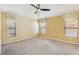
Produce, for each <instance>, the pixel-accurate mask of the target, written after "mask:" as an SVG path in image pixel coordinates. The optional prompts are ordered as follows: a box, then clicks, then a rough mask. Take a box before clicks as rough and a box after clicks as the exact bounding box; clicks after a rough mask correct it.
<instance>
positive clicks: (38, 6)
mask: <svg viewBox="0 0 79 59" xmlns="http://www.w3.org/2000/svg"><path fill="white" fill-rule="evenodd" d="M30 5H31V6H33V7H34V8H36V9H37V10H36V11H35V12H34V14H36V13H38V12H39V11H50V9H47V8H40V4H37V6H36V5H34V4H30Z"/></svg>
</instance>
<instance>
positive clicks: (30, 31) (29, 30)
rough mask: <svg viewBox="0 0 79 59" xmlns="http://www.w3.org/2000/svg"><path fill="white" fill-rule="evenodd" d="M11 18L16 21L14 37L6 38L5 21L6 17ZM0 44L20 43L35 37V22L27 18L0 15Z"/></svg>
mask: <svg viewBox="0 0 79 59" xmlns="http://www.w3.org/2000/svg"><path fill="white" fill-rule="evenodd" d="M8 15H10V16H13V17H14V18H15V21H16V37H11V38H8V37H7V20H8V17H10V16H8ZM1 20H2V28H1V29H2V44H7V43H12V42H16V41H21V40H24V39H27V38H32V37H36V36H37V33H35V32H34V28H33V26H34V23H35V22H36V20H33V19H32V18H28V17H21V16H16V15H12V14H8V13H2V19H1Z"/></svg>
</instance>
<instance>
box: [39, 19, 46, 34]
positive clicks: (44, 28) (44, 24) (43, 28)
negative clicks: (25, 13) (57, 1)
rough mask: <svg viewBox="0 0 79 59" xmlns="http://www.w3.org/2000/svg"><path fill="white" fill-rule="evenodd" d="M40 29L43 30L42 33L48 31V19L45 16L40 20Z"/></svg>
mask: <svg viewBox="0 0 79 59" xmlns="http://www.w3.org/2000/svg"><path fill="white" fill-rule="evenodd" d="M40 31H41V33H45V32H46V20H45V18H43V19H41V21H40Z"/></svg>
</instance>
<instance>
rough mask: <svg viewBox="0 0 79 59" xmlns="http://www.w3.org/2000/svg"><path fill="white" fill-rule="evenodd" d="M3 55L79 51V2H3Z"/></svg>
mask: <svg viewBox="0 0 79 59" xmlns="http://www.w3.org/2000/svg"><path fill="white" fill-rule="evenodd" d="M0 5H1V10H0V33H1V35H0V38H1V41H0V43H1V55H79V4H0Z"/></svg>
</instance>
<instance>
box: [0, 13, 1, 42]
mask: <svg viewBox="0 0 79 59" xmlns="http://www.w3.org/2000/svg"><path fill="white" fill-rule="evenodd" d="M0 42H1V12H0Z"/></svg>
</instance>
